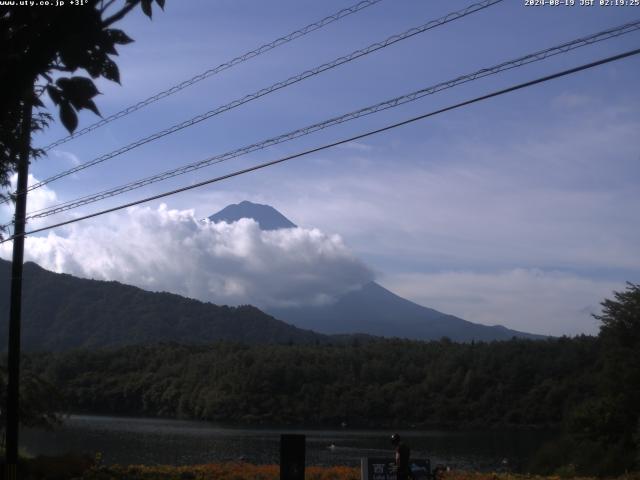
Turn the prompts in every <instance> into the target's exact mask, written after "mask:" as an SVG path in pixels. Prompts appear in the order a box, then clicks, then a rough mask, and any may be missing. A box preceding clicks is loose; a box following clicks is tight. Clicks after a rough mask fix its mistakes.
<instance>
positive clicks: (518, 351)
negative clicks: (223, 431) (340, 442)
mask: <svg viewBox="0 0 640 480" xmlns="http://www.w3.org/2000/svg"><path fill="white" fill-rule="evenodd" d="M597 350H598V345H597V341H596V339H595V338H593V337H581V338H576V339H558V340H548V341H531V340H512V341H508V342H492V343H476V344H460V343H453V342H449V341H439V342H429V343H424V342H411V341H401V340H377V341H373V342H368V343H365V344H359V343H357V342H353V343H352V344H345V345H253V346H250V345H240V344H228V343H226V344H223V343H220V344H215V345H209V346H182V345H177V344H165V345H156V346H146V347H141V346H136V347H125V348H121V349H118V350H109V351H93V352H88V351H84V352H83V351H75V352H65V353H56V354H38V355H31V356H29V357H28V358H26V359H25V362H24V366H25V368H26V369H32V370H33V371H35V372H39V373H40V374H41V375H43V376H44V378H45V379H47V380H49V381H51V382H52V383H53V384H54V385H56V386H58V387H59V388H60V389H61V391H62V392H63V394H64V396H65V398H66V399H67V402H68V408H69V409H70V410H71V411H75V412H90V413H102V414H114V415H142V416H164V417H176V418H193V419H207V420H214V421H221V422H233V423H236V422H239V423H247V424H251V425H255V424H259V423H264V424H270V425H276V424H292V425H297V426H301V425H317V426H326V427H331V426H333V427H335V426H339V425H340V424H341V423H342V422H347V423H348V424H349V426H350V427H355V426H366V427H381V426H388V427H401V426H411V425H416V426H431V425H441V426H446V425H449V426H485V427H486V426H505V425H523V426H524V425H538V426H548V425H557V424H559V423H560V422H561V420H562V418H563V415H564V414H565V413H566V412H567V411H570V410H571V409H572V408H574V407H575V406H576V405H578V404H580V403H581V402H583V401H584V399H585V397H589V396H590V395H591V394H592V393H593V392H594V391H595V390H594V389H595V377H594V369H595V367H596V359H597V357H598V355H597Z"/></svg>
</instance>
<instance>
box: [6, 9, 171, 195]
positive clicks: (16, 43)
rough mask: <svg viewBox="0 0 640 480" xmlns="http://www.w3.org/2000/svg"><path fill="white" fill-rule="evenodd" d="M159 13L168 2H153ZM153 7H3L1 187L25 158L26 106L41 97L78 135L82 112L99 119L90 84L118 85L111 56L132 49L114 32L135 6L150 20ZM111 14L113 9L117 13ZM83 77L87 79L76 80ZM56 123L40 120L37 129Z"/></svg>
mask: <svg viewBox="0 0 640 480" xmlns="http://www.w3.org/2000/svg"><path fill="white" fill-rule="evenodd" d="M156 3H157V4H158V5H159V6H160V7H161V8H162V7H164V0H156ZM151 4H152V0H126V1H124V0H123V1H116V0H109V1H104V0H88V1H86V2H84V4H83V5H81V6H80V5H79V6H76V7H74V8H50V7H44V6H29V7H25V6H17V5H16V6H12V5H4V4H3V5H2V6H0V45H1V48H0V85H2V87H1V88H0V185H2V186H5V187H6V186H8V183H9V176H10V174H11V173H12V172H13V171H14V170H15V168H16V165H17V159H18V156H19V151H20V142H21V141H22V138H23V135H22V133H21V128H20V126H21V123H22V117H23V115H24V109H23V105H24V104H25V102H27V101H28V102H30V103H32V104H33V105H34V106H35V107H38V108H44V104H43V102H42V98H41V97H42V95H44V94H45V92H46V94H47V95H48V96H49V98H50V99H51V101H52V102H53V103H54V104H55V105H56V106H57V107H58V110H59V116H60V120H61V121H62V124H63V125H64V126H65V128H67V130H69V131H70V132H73V131H74V130H75V128H76V127H77V125H78V117H77V112H79V111H80V110H82V109H87V110H90V111H92V112H94V113H95V114H96V115H99V111H98V107H97V106H96V104H95V102H94V100H93V99H94V97H95V96H96V95H98V94H99V92H98V89H97V88H96V86H95V84H94V83H93V80H92V79H96V78H98V77H103V78H106V79H108V80H112V81H114V82H120V73H119V71H118V66H117V65H116V63H115V62H114V60H113V57H114V56H115V55H117V54H118V52H117V50H116V46H117V45H126V44H127V43H130V42H132V40H131V38H129V37H128V36H127V34H125V33H124V32H123V31H122V30H118V29H115V28H112V25H113V24H114V23H116V22H117V21H119V20H121V19H122V18H124V17H125V16H126V15H127V14H128V13H129V12H130V11H131V10H133V9H134V8H135V7H136V6H137V5H141V7H142V10H143V12H144V13H145V14H146V15H147V16H149V17H151V14H152V9H151ZM113 7H116V8H115V10H114V8H113ZM79 70H84V71H85V72H86V73H88V74H89V76H90V77H91V78H89V77H84V76H78V75H71V76H68V75H69V74H73V73H75V72H77V71H79ZM50 119H51V117H50V116H47V115H46V114H45V113H44V112H41V114H40V115H36V116H35V122H36V125H35V126H36V128H38V122H40V125H39V126H40V127H43V126H45V125H46V123H47V122H48V120H50Z"/></svg>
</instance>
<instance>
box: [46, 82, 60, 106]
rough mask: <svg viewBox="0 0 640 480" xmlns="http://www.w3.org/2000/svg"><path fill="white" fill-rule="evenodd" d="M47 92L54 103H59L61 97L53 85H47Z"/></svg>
mask: <svg viewBox="0 0 640 480" xmlns="http://www.w3.org/2000/svg"><path fill="white" fill-rule="evenodd" d="M47 93H48V94H49V98H50V99H51V101H52V102H53V103H54V104H55V105H59V104H60V101H61V100H62V97H61V95H60V90H59V89H58V88H56V87H54V86H53V85H47Z"/></svg>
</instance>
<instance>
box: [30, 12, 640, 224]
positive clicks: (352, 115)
mask: <svg viewBox="0 0 640 480" xmlns="http://www.w3.org/2000/svg"><path fill="white" fill-rule="evenodd" d="M639 29H640V20H637V21H634V22H630V23H626V24H624V25H620V26H617V27H613V28H609V29H607V30H604V31H602V32H598V33H595V34H592V35H589V36H586V37H581V38H578V39H575V40H572V41H570V42H565V43H562V44H560V45H557V46H554V47H550V48H547V49H545V50H540V51H538V52H535V53H530V54H527V55H524V56H522V57H518V58H516V59H513V60H509V61H506V62H502V63H500V64H497V65H494V66H492V67H487V68H483V69H480V70H477V71H475V72H473V73H469V74H466V75H461V76H459V77H456V78H454V79H451V80H447V81H444V82H440V83H437V84H435V85H432V86H429V87H426V88H423V89H420V90H417V91H414V92H411V93H409V94H406V95H402V96H399V97H395V98H392V99H390V100H385V101H383V102H380V103H377V104H374V105H371V106H368V107H365V108H361V109H359V110H355V111H352V112H349V113H346V114H343V115H340V116H337V117H333V118H330V119H328V120H325V121H322V122H319V123H315V124H312V125H309V126H306V127H303V128H299V129H296V130H293V131H290V132H287V133H284V134H282V135H278V136H276V137H271V138H269V139H266V140H263V141H261V142H257V143H253V144H251V145H247V146H244V147H241V148H237V149H235V150H231V151H228V152H226V153H223V154H218V155H214V156H212V157H209V158H206V159H204V160H200V161H198V162H194V163H190V164H187V165H184V166H181V167H178V168H175V169H171V170H167V171H164V172H161V173H158V174H155V175H152V176H149V177H146V178H142V179H139V180H136V181H133V182H130V183H127V184H124V185H120V186H117V187H113V188H111V189H108V190H103V191H101V192H98V193H94V194H90V195H85V196H83V197H80V198H76V199H73V200H69V201H66V202H63V203H59V204H57V205H54V206H50V207H46V208H42V209H39V210H34V211H31V212H29V213H28V214H27V219H35V218H43V217H47V216H50V215H54V214H56V213H60V212H64V211H67V210H71V209H74V208H78V207H81V206H83V205H87V204H90V203H94V202H97V201H100V200H103V199H105V198H110V197H113V196H116V195H120V194H123V193H125V192H129V191H131V190H136V189H138V188H141V187H144V186H147V185H150V184H153V183H157V182H160V181H163V180H166V179H169V178H172V177H176V176H179V175H183V174H185V173H189V172H193V171H195V170H199V169H201V168H204V167H208V166H211V165H214V164H217V163H222V162H224V161H227V160H230V159H232V158H236V157H240V156H242V155H246V154H249V153H252V152H255V151H258V150H262V149H265V148H268V147H271V146H273V145H277V144H280V143H284V142H287V141H290V140H294V139H296V138H299V137H302V136H305V135H309V134H311V133H313V132H317V131H319V130H323V129H326V128H329V127H333V126H335V125H339V124H341V123H344V122H348V121H351V120H355V119H357V118H360V117H364V116H367V115H371V114H374V113H377V112H381V111H384V110H387V109H390V108H394V107H397V106H399V105H403V104H405V103H409V102H413V101H415V100H418V99H419V98H422V97H425V96H427V95H432V94H435V93H437V92H440V91H442V90H446V89H449V88H453V87H455V86H457V85H461V84H464V83H468V82H471V81H474V80H477V79H480V78H484V77H487V76H490V75H495V74H498V73H501V72H504V71H507V70H511V69H513V68H517V67H521V66H523V65H527V64H530V63H533V62H537V61H540V60H543V59H546V58H549V57H552V56H555V55H558V54H562V53H566V52H569V51H571V50H574V49H576V48H580V47H583V46H586V45H591V44H593V43H595V42H600V41H604V40H607V39H610V38H614V37H618V36H620V35H624V34H626V33H630V32H633V31H636V30H639Z"/></svg>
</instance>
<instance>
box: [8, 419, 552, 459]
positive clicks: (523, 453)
mask: <svg viewBox="0 0 640 480" xmlns="http://www.w3.org/2000/svg"><path fill="white" fill-rule="evenodd" d="M283 433H298V434H305V435H306V437H307V447H306V448H307V465H352V466H357V465H359V464H360V458H361V457H367V456H368V457H380V456H382V457H385V456H390V455H392V449H391V445H390V443H389V436H390V434H391V433H392V432H391V431H386V430H351V429H349V428H345V429H339V430H304V429H300V430H291V429H289V430H287V429H280V430H275V429H258V428H256V429H249V428H226V427H224V428H223V427H219V426H216V425H214V424H211V423H207V422H199V421H182V420H162V419H141V418H122V417H104V416H80V415H73V416H70V417H67V418H66V420H65V422H64V425H63V426H61V427H59V428H58V429H56V430H54V431H52V432H47V431H41V430H34V429H24V430H22V431H21V438H20V444H21V447H22V448H23V449H24V450H26V451H27V452H28V453H30V454H33V455H39V454H42V455H58V454H63V453H67V452H77V453H89V454H91V455H93V454H95V453H96V452H101V453H102V456H103V461H104V463H106V464H116V463H117V464H149V465H151V464H164V465H188V464H202V463H212V462H221V461H233V460H240V459H242V460H245V461H247V462H251V463H278V460H279V446H280V444H279V442H280V434H283ZM399 433H400V435H401V436H402V438H403V440H405V441H406V443H408V444H409V445H410V447H411V450H412V454H411V455H412V457H414V458H430V459H431V463H432V465H437V464H444V465H449V466H451V467H453V468H464V469H472V470H479V471H490V470H505V469H512V470H518V469H519V468H521V467H522V465H523V464H524V462H525V461H526V459H527V458H528V457H530V456H531V454H532V453H533V452H535V451H536V450H537V448H539V447H540V445H542V443H544V442H545V441H547V440H549V439H550V438H551V437H552V436H553V433H552V432H541V431H533V432H532V431H494V430H491V431H455V432H451V431H437V430H424V431H406V432H402V431H401V432H399ZM332 444H333V445H334V446H335V447H333V448H330V446H331V445H332ZM504 459H507V463H506V464H505V463H503V460H504Z"/></svg>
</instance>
